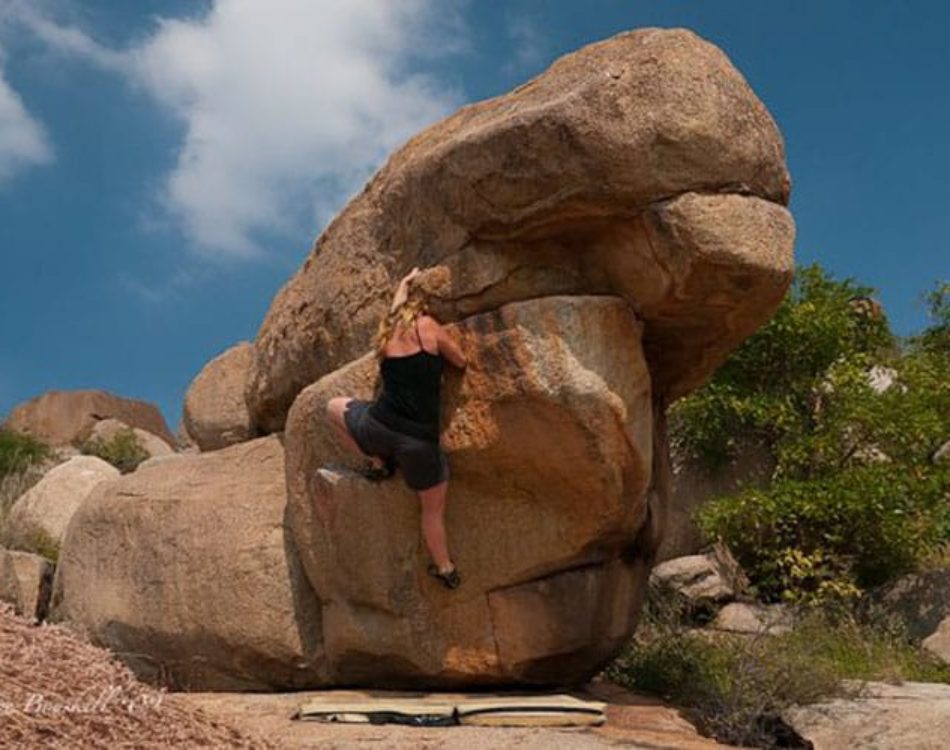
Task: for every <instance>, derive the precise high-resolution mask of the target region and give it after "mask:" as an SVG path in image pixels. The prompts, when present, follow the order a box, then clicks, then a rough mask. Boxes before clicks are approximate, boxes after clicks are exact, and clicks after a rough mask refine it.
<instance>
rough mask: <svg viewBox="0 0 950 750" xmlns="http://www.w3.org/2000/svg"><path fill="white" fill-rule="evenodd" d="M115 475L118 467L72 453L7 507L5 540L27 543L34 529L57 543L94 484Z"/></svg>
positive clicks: (20, 543)
mask: <svg viewBox="0 0 950 750" xmlns="http://www.w3.org/2000/svg"><path fill="white" fill-rule="evenodd" d="M118 476H119V470H118V469H116V468H115V467H114V466H112V465H111V464H108V463H106V462H105V461H103V460H102V459H101V458H96V457H95V456H74V457H73V458H70V459H69V460H68V461H66V462H65V463H62V464H60V465H59V466H56V467H54V468H52V469H50V470H49V471H48V472H47V473H46V474H45V475H44V476H43V478H42V479H41V480H40V481H39V482H38V483H37V484H35V485H33V487H31V488H30V489H28V490H27V491H26V492H25V493H23V495H21V496H20V497H19V498H18V499H17V501H16V502H15V503H14V504H13V507H12V508H11V509H10V515H9V516H8V517H7V522H6V534H7V536H8V543H11V544H15V545H16V546H21V545H24V546H25V545H28V544H29V540H30V537H31V536H32V535H33V534H34V533H35V532H36V530H41V531H42V532H44V533H45V534H46V535H47V536H48V537H49V538H50V539H51V540H52V541H53V542H56V543H61V542H62V541H63V538H64V537H65V535H66V527H67V526H68V525H69V521H70V520H71V519H72V517H73V515H74V514H75V512H76V510H77V509H78V508H79V506H80V505H81V504H82V503H83V501H84V500H85V499H86V498H87V497H88V496H89V494H90V493H91V492H92V490H93V489H95V487H96V485H98V484H99V483H100V482H105V481H108V480H111V479H115V478H116V477H118Z"/></svg>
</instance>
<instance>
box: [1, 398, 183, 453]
mask: <svg viewBox="0 0 950 750" xmlns="http://www.w3.org/2000/svg"><path fill="white" fill-rule="evenodd" d="M109 417H115V418H116V419H120V420H122V421H123V422H125V423H126V424H127V425H131V426H132V427H139V428H141V429H143V430H147V431H148V432H151V433H152V434H153V435H158V436H159V437H160V438H162V440H164V441H165V442H166V443H169V444H171V443H172V442H174V438H173V437H172V435H171V433H170V432H169V431H168V426H167V425H166V424H165V418H164V417H163V416H162V413H161V412H160V411H159V410H158V407H157V406H155V405H154V404H150V403H147V402H145V401H138V400H136V399H131V398H122V397H121V396H116V395H113V394H111V393H107V392H106V391H94V390H84V391H48V392H47V393H44V394H43V395H41V396H37V397H36V398H34V399H31V400H30V401H27V402H26V403H23V404H20V405H19V406H17V407H16V408H15V409H14V410H13V411H12V412H10V417H9V418H8V419H7V421H6V422H5V423H4V424H5V426H6V427H8V428H9V429H11V430H14V431H15V432H20V433H23V434H26V435H31V436H33V437H34V438H36V439H37V440H41V441H43V442H44V443H48V444H50V445H68V444H71V443H73V442H75V441H76V440H79V439H81V438H82V437H83V436H85V435H86V434H88V433H89V430H91V429H92V427H93V425H94V424H95V423H96V422H97V421H99V420H101V419H108V418H109Z"/></svg>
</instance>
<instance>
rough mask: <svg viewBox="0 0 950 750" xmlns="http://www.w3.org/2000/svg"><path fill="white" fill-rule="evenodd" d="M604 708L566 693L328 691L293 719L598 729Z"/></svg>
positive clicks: (604, 706)
mask: <svg viewBox="0 0 950 750" xmlns="http://www.w3.org/2000/svg"><path fill="white" fill-rule="evenodd" d="M605 708H606V704H605V703H602V702H600V701H590V700H582V699H580V698H576V697H574V696H572V695H565V694H561V693H559V694H549V695H548V694H542V695H538V694H531V695H524V694H511V693H503V694H497V693H496V694H477V695H465V694H448V693H444V694H432V693H394V692H377V691H373V692H362V691H348V690H331V691H327V692H325V693H323V694H321V695H320V696H318V697H316V698H311V699H310V700H308V701H307V702H306V703H304V704H302V705H301V706H300V709H299V710H298V712H297V714H296V715H295V716H294V718H295V719H302V720H306V721H322V722H342V723H361V724H406V725H410V726H424V727H433V726H456V725H459V724H468V725H479V726H495V727H501V726H512V727H518V726H557V727H568V726H599V725H601V724H603V723H604V721H605V714H604V709H605Z"/></svg>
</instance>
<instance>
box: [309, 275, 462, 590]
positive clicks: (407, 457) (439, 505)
mask: <svg viewBox="0 0 950 750" xmlns="http://www.w3.org/2000/svg"><path fill="white" fill-rule="evenodd" d="M418 275H419V269H418V268H414V269H413V270H412V271H411V272H410V273H409V274H408V275H407V276H406V277H405V278H403V279H402V281H400V282H399V286H398V287H397V289H396V293H395V296H394V297H393V302H392V305H391V307H390V310H389V312H388V313H387V314H386V315H385V316H384V317H383V319H382V320H381V321H380V324H379V330H378V332H377V334H376V340H375V349H376V356H377V358H378V359H379V372H380V377H381V379H382V391H381V393H380V395H379V397H378V398H377V399H376V400H375V401H364V400H362V399H356V398H352V397H350V396H340V397H337V398H332V399H330V401H329V403H328V404H327V416H328V418H329V419H330V421H331V422H332V423H333V424H334V425H335V426H336V428H337V430H338V431H339V433H340V436H341V438H342V440H343V441H344V442H345V443H346V444H347V445H348V446H349V447H350V448H352V449H353V450H355V451H357V452H359V453H361V454H363V455H365V456H367V457H368V458H369V459H370V466H369V467H368V468H367V469H366V470H365V471H364V474H365V476H367V477H368V478H369V479H372V480H374V481H380V480H383V479H387V478H388V477H391V476H392V475H393V474H394V473H395V471H396V469H397V468H398V469H399V470H400V471H401V472H402V476H403V479H404V481H405V482H406V485H407V486H408V487H409V488H410V489H412V490H414V491H415V492H416V493H417V494H418V495H419V500H420V503H421V522H422V536H423V539H424V540H425V543H426V547H427V548H428V550H429V556H430V557H431V559H432V564H431V565H430V566H429V573H430V575H433V576H435V577H436V578H438V579H439V580H440V581H441V582H442V583H443V584H444V585H445V586H447V587H448V588H453V589H454V588H456V587H457V586H458V585H459V583H460V582H461V579H460V577H459V573H458V570H457V569H456V567H455V564H454V563H453V562H452V559H451V557H450V555H449V550H448V541H447V539H446V532H445V505H446V496H447V493H448V479H449V465H448V460H447V458H446V455H445V452H444V451H443V450H442V447H441V445H440V444H439V399H440V395H441V382H442V372H443V369H444V362H445V360H448V362H449V363H450V364H452V365H454V366H456V367H459V368H464V367H465V366H466V359H465V355H464V354H463V353H462V350H461V349H460V348H459V345H458V344H457V343H456V342H455V341H454V340H453V338H452V337H451V335H450V334H449V333H448V331H446V329H445V328H443V327H442V326H441V325H440V324H439V322H438V321H437V320H436V319H435V318H433V317H432V316H431V315H429V314H428V313H427V309H426V300H425V295H424V294H423V293H422V291H421V290H419V289H418V287H416V286H413V280H414V279H415V278H416V276H418Z"/></svg>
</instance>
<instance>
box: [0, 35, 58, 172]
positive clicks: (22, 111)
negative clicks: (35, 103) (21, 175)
mask: <svg viewBox="0 0 950 750" xmlns="http://www.w3.org/2000/svg"><path fill="white" fill-rule="evenodd" d="M52 160H53V149H52V147H51V146H50V143H49V139H48V138H47V136H46V132H45V130H44V129H43V126H42V125H41V124H40V122H39V121H38V120H37V119H36V118H35V117H33V116H32V115H30V113H29V112H27V111H26V107H24V106H23V100H22V99H21V98H20V96H19V94H17V92H16V91H14V90H13V88H12V87H11V86H10V84H9V83H8V82H7V80H6V78H5V77H4V72H3V50H2V49H0V183H3V182H6V181H7V180H9V179H10V178H11V177H13V175H14V174H16V173H17V172H19V171H20V170H22V169H25V168H26V167H29V166H32V165H36V164H46V163H48V162H51V161H52Z"/></svg>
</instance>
